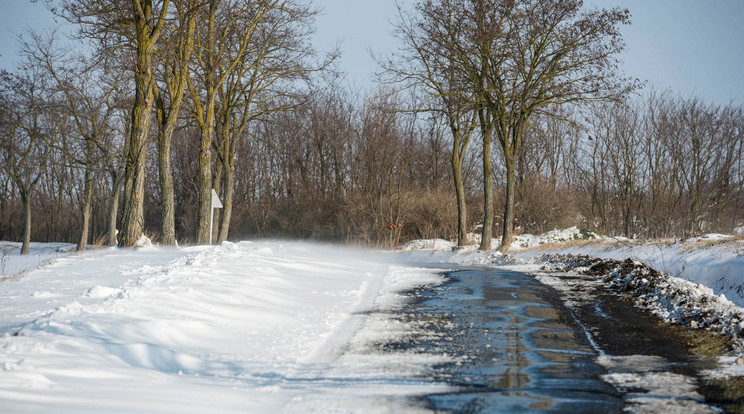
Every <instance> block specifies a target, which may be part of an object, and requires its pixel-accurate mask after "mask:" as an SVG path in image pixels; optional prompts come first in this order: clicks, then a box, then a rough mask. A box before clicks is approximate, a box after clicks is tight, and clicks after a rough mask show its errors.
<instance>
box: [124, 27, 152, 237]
mask: <svg viewBox="0 0 744 414" xmlns="http://www.w3.org/2000/svg"><path fill="white" fill-rule="evenodd" d="M144 36H145V35H144V34H142V35H140V37H141V38H140V39H139V42H138V44H137V65H136V68H135V73H134V84H135V98H134V106H133V107H132V123H131V129H130V135H129V148H128V153H127V161H126V169H125V176H126V184H125V186H124V214H123V217H122V223H121V224H122V234H121V238H120V241H119V245H120V246H122V247H131V246H134V245H135V243H136V242H137V240H139V238H140V237H141V236H142V234H143V232H144V228H145V215H144V198H145V157H146V153H147V139H148V136H149V133H150V121H151V113H152V102H153V99H152V88H153V75H152V48H151V47H150V46H149V45H148V44H149V43H150V41H149V39H142V37H144Z"/></svg>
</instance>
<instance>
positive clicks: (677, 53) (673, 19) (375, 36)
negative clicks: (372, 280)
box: [0, 0, 744, 103]
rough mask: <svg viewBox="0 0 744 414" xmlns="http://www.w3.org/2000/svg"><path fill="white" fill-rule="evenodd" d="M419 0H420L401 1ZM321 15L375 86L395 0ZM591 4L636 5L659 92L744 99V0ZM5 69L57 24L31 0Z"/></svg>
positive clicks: (16, 25)
mask: <svg viewBox="0 0 744 414" xmlns="http://www.w3.org/2000/svg"><path fill="white" fill-rule="evenodd" d="M401 1H402V2H403V4H412V3H413V1H412V0H409V1H407V0H401ZM315 2H316V4H317V5H318V6H320V7H321V8H322V9H323V10H324V11H323V14H322V15H321V16H320V17H319V19H318V22H317V26H318V33H317V34H316V36H315V39H314V40H315V43H316V46H317V47H319V48H320V49H322V50H329V49H331V48H332V47H333V46H334V45H335V44H336V43H340V44H341V49H342V52H343V57H342V60H341V62H340V65H339V66H340V68H341V69H342V70H344V71H346V72H348V76H349V82H350V83H351V84H353V85H355V86H358V87H367V86H370V85H371V82H372V81H371V76H372V74H373V73H374V72H375V69H376V64H375V62H374V61H373V59H372V58H371V57H370V54H369V49H372V50H374V51H375V52H376V53H383V54H384V53H385V52H386V51H390V50H393V49H394V48H395V43H394V39H393V37H392V36H391V34H390V33H391V30H392V28H391V25H390V21H392V20H395V17H396V13H397V10H396V7H395V2H394V0H377V1H373V0H315ZM586 3H587V4H588V5H600V6H603V7H609V6H621V7H627V8H628V9H630V11H631V14H632V15H633V24H632V25H631V26H630V27H628V28H626V29H625V30H624V34H625V39H626V41H627V43H628V52H627V53H626V55H625V56H624V60H625V69H626V72H627V73H628V74H629V75H632V76H635V77H638V78H641V79H647V80H648V81H649V83H650V84H651V85H654V86H655V87H656V88H657V89H664V88H671V89H673V90H675V91H678V92H680V93H684V94H697V95H700V96H702V97H704V98H706V100H710V101H714V102H717V103H727V102H729V101H730V100H735V101H736V102H737V103H744V24H742V22H744V0H586ZM0 10H2V11H3V13H2V14H0V38H1V39H2V41H1V43H0V55H2V56H0V67H2V68H8V67H9V66H10V65H11V64H12V63H11V62H12V61H13V60H14V55H15V54H16V42H15V35H14V33H20V32H21V31H22V30H23V28H24V27H26V26H32V27H39V26H44V25H47V26H48V25H52V24H53V21H52V18H51V16H50V14H49V12H47V11H46V10H45V9H44V7H43V6H41V5H40V4H32V3H30V2H29V1H28V0H0Z"/></svg>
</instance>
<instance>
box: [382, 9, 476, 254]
mask: <svg viewBox="0 0 744 414" xmlns="http://www.w3.org/2000/svg"><path fill="white" fill-rule="evenodd" d="M420 9H421V10H422V12H424V13H426V9H425V8H424V7H420ZM438 11H439V12H442V11H444V12H442V13H437V14H427V15H426V16H425V17H424V20H426V19H429V20H430V21H428V23H429V24H421V20H419V18H418V17H417V16H415V15H413V14H412V12H410V11H407V10H405V9H403V8H402V7H399V8H398V12H399V18H398V22H397V24H396V34H397V37H398V38H399V39H400V41H401V45H402V46H401V49H402V56H400V57H393V59H391V60H389V61H388V62H383V67H384V69H385V70H386V71H387V73H389V74H391V75H392V76H393V78H394V79H395V80H396V81H398V82H407V83H410V84H412V85H416V86H422V87H423V89H424V90H425V91H426V93H427V94H428V98H429V99H427V101H426V102H433V106H432V107H431V108H429V107H426V108H423V110H425V111H428V112H434V113H436V114H440V115H441V116H443V118H444V122H446V124H447V126H448V127H449V130H450V134H451V137H452V152H451V159H450V164H451V168H452V177H453V181H454V186H455V194H456V199H457V223H458V224H457V245H458V246H463V245H465V244H466V243H467V240H466V238H467V227H468V224H467V223H468V220H467V206H466V204H465V187H464V182H463V177H462V163H463V160H464V157H465V153H466V151H467V148H468V144H469V143H470V139H471V137H472V135H473V133H474V132H475V130H476V128H477V127H478V124H477V122H476V121H477V119H476V118H477V115H478V112H477V110H476V105H475V104H474V103H473V101H474V97H473V96H472V93H471V92H470V88H469V85H468V84H467V83H465V82H463V79H462V76H461V74H460V72H459V70H458V56H457V55H456V54H455V53H454V51H453V50H452V49H451V48H447V44H448V42H449V39H451V38H452V37H453V36H454V37H457V36H459V35H460V34H459V30H461V29H462V19H463V16H462V15H461V14H459V13H457V11H456V9H450V8H446V9H444V10H438ZM448 31H452V33H448ZM420 110H421V109H420Z"/></svg>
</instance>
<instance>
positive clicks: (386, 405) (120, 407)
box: [0, 242, 448, 413]
mask: <svg viewBox="0 0 744 414" xmlns="http://www.w3.org/2000/svg"><path fill="white" fill-rule="evenodd" d="M33 247H34V249H33V251H32V255H31V256H30V257H29V258H22V257H20V256H18V255H17V252H13V253H12V254H9V255H6V258H5V260H6V269H12V271H13V273H10V271H8V273H7V274H9V275H11V277H10V278H8V279H6V280H5V281H3V282H1V283H0V411H1V412H3V413H15V412H19V413H20V412H24V413H25V412H54V413H60V412H75V413H80V412H96V413H100V412H177V413H188V412H193V413H204V412H220V413H225V412H241V413H244V412H259V413H260V412H266V413H273V412H281V411H285V412H297V411H301V412H308V411H316V412H332V411H355V410H357V411H364V412H391V411H392V412H395V411H399V410H402V409H405V410H406V411H411V410H413V409H414V408H415V407H411V406H410V405H409V404H410V402H409V399H407V398H405V397H407V396H412V395H419V394H424V393H430V392H436V391H441V390H444V389H446V386H445V385H441V384H432V383H430V382H428V381H426V380H425V379H417V378H419V377H417V375H419V374H420V371H421V370H422V369H424V368H425V367H427V366H429V365H431V364H437V363H441V362H445V361H447V360H448V357H447V356H446V355H424V354H407V353H398V354H396V353H394V352H386V353H381V352H375V346H374V345H375V344H376V343H377V342H379V341H381V340H385V339H391V338H395V337H396V336H397V335H405V334H407V332H408V331H409V330H410V327H407V326H401V325H400V322H396V323H392V322H391V321H389V320H387V319H385V318H384V317H381V316H376V315H379V314H380V313H375V312H372V311H375V310H385V309H394V308H395V306H398V305H399V303H400V301H401V300H402V298H401V297H400V296H399V294H398V292H399V291H401V290H403V289H406V288H409V287H411V286H416V285H422V284H437V283H440V282H441V281H442V280H441V276H438V275H436V274H432V273H431V272H428V271H425V270H423V269H415V268H409V267H406V266H404V265H396V264H394V263H391V259H392V258H391V256H390V255H383V254H373V253H369V252H364V251H359V250H353V249H349V248H341V247H333V246H322V245H310V244H303V243H294V242H261V243H251V242H241V243H224V244H223V245H221V246H218V247H191V248H162V247H150V248H145V249H137V250H128V249H105V250H96V251H89V252H86V253H83V254H71V255H66V256H60V257H57V256H58V253H57V250H58V248H59V247H60V246H55V247H52V246H44V245H35V246H33ZM55 257H56V258H55ZM32 258H33V259H32ZM47 259H52V260H50V261H47ZM24 270H25V272H23V273H21V274H19V272H22V271H24ZM13 275H14V276H13ZM352 373H353V375H352Z"/></svg>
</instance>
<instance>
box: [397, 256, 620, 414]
mask: <svg viewBox="0 0 744 414" xmlns="http://www.w3.org/2000/svg"><path fill="white" fill-rule="evenodd" d="M450 277H451V278H452V281H451V283H449V284H448V285H447V286H446V288H445V289H442V290H439V291H435V292H431V293H429V294H425V298H424V299H425V300H424V301H423V302H421V303H418V304H416V305H415V306H412V308H411V310H409V312H410V311H413V312H416V313H418V312H421V313H427V314H433V315H447V317H448V318H450V319H451V322H452V324H453V326H455V327H456V328H455V329H454V330H455V331H456V334H453V335H452V337H453V338H454V340H452V341H449V342H447V343H439V342H438V343H429V344H426V343H425V344H424V349H432V348H436V351H437V352H447V353H448V354H453V355H459V356H463V357H464V360H465V361H466V362H465V363H462V364H460V366H447V367H441V371H442V372H448V373H449V374H450V375H452V376H451V378H434V380H435V381H440V380H444V381H446V382H449V383H454V384H456V385H458V386H459V390H458V391H457V392H453V393H447V394H437V395H431V396H427V397H426V400H427V403H428V405H429V407H430V408H432V409H433V410H436V411H451V412H462V413H468V412H485V411H488V412H495V411H498V412H504V411H525V410H526V411H553V410H555V411H572V412H577V413H579V412H619V411H621V410H622V408H623V405H624V403H623V400H622V398H620V396H619V395H618V393H617V392H616V391H615V389H614V388H613V387H611V386H610V385H608V384H607V383H606V382H604V381H602V380H601V378H600V376H601V375H602V374H605V373H606V371H605V370H604V368H603V367H601V366H600V365H598V364H597V363H596V362H595V358H596V356H597V355H598V354H597V352H596V351H595V350H594V349H593V348H592V346H591V344H590V342H589V341H588V340H587V338H586V335H585V334H584V332H583V330H582V328H581V327H580V326H578V325H577V324H576V323H575V322H574V321H573V318H572V316H571V314H570V312H569V311H568V310H567V309H566V308H565V307H563V306H562V305H561V304H560V298H559V297H558V295H557V294H556V293H555V292H554V291H552V290H550V289H545V288H544V286H542V285H541V284H540V283H539V282H537V281H536V280H535V279H534V278H533V277H531V276H527V275H524V274H521V273H515V272H508V271H495V270H492V269H489V270H467V271H458V272H453V273H451V274H450ZM435 375H436V374H435Z"/></svg>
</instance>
